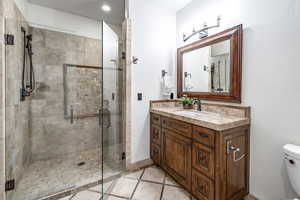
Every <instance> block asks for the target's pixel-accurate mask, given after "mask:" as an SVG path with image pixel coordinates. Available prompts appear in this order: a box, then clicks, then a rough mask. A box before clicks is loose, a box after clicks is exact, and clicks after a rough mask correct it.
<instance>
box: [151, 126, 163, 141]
mask: <svg viewBox="0 0 300 200" xmlns="http://www.w3.org/2000/svg"><path fill="white" fill-rule="evenodd" d="M150 134H151V142H153V143H155V144H157V145H158V146H160V141H161V129H160V127H159V126H156V125H153V124H152V125H151V132H150Z"/></svg>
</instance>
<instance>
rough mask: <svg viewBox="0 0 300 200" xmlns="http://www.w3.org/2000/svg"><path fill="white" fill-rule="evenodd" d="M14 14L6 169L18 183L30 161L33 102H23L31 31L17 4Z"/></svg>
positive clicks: (8, 26)
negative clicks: (27, 37)
mask: <svg viewBox="0 0 300 200" xmlns="http://www.w3.org/2000/svg"><path fill="white" fill-rule="evenodd" d="M5 7H6V4H5ZM10 12H13V14H12V15H11V16H8V18H7V19H6V20H5V32H6V33H8V34H13V35H14V36H15V44H14V45H12V46H6V47H5V56H6V60H5V65H6V67H5V69H6V72H5V83H6V86H5V88H6V92H5V101H6V102H5V109H6V111H5V116H6V122H5V130H6V135H5V145H6V147H5V157H6V160H5V161H6V165H5V169H6V179H7V180H9V179H15V180H16V183H18V182H19V180H20V179H21V177H22V175H23V172H24V170H25V168H26V166H27V165H28V164H29V161H30V160H29V155H30V135H29V134H30V133H29V102H28V101H23V102H22V101H20V88H21V77H22V62H23V35H22V32H21V27H24V28H25V29H26V30H27V31H28V24H27V23H26V21H25V18H24V17H23V15H22V14H21V12H20V10H19V9H18V8H17V7H16V5H15V4H14V3H13V7H12V9H11V10H9V11H8V13H10Z"/></svg>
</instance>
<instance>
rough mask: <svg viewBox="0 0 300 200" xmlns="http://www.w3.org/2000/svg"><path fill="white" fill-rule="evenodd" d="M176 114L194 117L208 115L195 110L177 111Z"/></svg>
mask: <svg viewBox="0 0 300 200" xmlns="http://www.w3.org/2000/svg"><path fill="white" fill-rule="evenodd" d="M175 112H176V113H178V114H182V115H192V116H203V115H205V114H206V113H205V112H201V111H193V110H177V111H175Z"/></svg>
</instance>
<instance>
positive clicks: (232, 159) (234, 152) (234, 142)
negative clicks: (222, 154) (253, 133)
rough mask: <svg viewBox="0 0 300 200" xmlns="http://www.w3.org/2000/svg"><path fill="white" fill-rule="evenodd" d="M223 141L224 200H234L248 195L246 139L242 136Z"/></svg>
mask: <svg viewBox="0 0 300 200" xmlns="http://www.w3.org/2000/svg"><path fill="white" fill-rule="evenodd" d="M225 141H226V172H227V173H226V183H227V184H226V199H236V198H239V197H243V196H244V195H245V194H247V193H248V170H249V169H248V161H249V160H248V159H249V157H248V156H249V153H248V145H249V144H248V137H247V134H244V135H239V136H234V137H229V138H226V139H225Z"/></svg>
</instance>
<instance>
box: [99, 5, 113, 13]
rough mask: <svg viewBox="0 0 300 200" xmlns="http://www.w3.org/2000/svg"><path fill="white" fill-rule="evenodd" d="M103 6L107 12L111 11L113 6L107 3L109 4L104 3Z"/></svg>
mask: <svg viewBox="0 0 300 200" xmlns="http://www.w3.org/2000/svg"><path fill="white" fill-rule="evenodd" d="M101 8H102V10H103V11H105V12H109V11H111V7H110V6H109V5H107V4H103V5H102V7H101Z"/></svg>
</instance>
